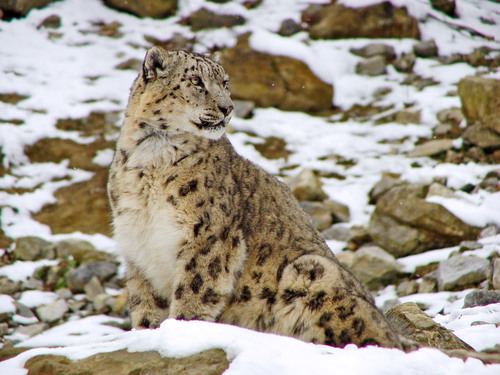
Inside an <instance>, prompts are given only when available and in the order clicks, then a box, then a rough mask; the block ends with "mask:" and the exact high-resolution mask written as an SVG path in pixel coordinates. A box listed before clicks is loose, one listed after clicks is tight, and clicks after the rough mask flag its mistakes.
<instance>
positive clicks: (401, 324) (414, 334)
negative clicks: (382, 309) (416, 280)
mask: <svg viewBox="0 0 500 375" xmlns="http://www.w3.org/2000/svg"><path fill="white" fill-rule="evenodd" d="M385 315H386V317H387V319H388V320H389V322H390V323H392V326H393V327H394V328H396V330H397V331H398V332H400V333H402V334H404V335H405V336H408V337H410V338H412V339H413V340H415V341H417V342H418V343H419V344H420V345H423V346H427V347H431V348H437V349H441V350H445V349H446V350H450V349H465V350H468V351H471V352H474V349H473V348H472V347H471V346H469V345H468V344H466V343H465V342H464V341H462V340H460V339H459V338H458V337H457V336H455V335H454V334H453V333H452V332H451V331H450V330H448V329H446V328H444V327H443V326H441V325H439V324H438V323H436V322H435V321H434V320H432V319H431V318H430V317H428V316H427V315H426V314H425V313H424V312H423V311H422V310H420V308H419V307H418V306H417V304H416V303H414V302H406V303H402V304H399V305H396V306H394V307H393V308H392V309H390V310H389V311H388V312H387V313H386V314H385Z"/></svg>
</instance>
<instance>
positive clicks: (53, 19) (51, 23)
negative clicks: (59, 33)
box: [37, 14, 61, 29]
mask: <svg viewBox="0 0 500 375" xmlns="http://www.w3.org/2000/svg"><path fill="white" fill-rule="evenodd" d="M60 27H61V17H59V16H58V15H57V14H53V15H51V16H48V17H47V18H45V19H44V20H43V21H42V23H41V24H40V25H38V27H37V29H41V28H44V29H58V28H60Z"/></svg>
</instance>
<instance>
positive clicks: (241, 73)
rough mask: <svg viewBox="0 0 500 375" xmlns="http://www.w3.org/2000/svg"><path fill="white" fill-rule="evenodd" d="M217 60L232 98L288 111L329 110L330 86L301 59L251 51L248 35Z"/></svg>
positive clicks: (331, 90)
mask: <svg viewBox="0 0 500 375" xmlns="http://www.w3.org/2000/svg"><path fill="white" fill-rule="evenodd" d="M220 61H221V64H222V65H223V66H224V69H225V70H226V72H227V73H228V74H229V76H230V77H231V81H230V83H229V85H230V86H231V93H232V97H233V99H236V100H250V101H252V102H254V103H255V104H256V105H257V106H259V107H277V108H279V109H282V110H288V111H304V112H317V111H322V110H330V109H332V100H333V87H332V86H330V85H328V84H326V83H324V82H322V81H321V80H320V79H319V78H317V77H316V76H315V75H314V74H313V73H312V72H311V71H310V69H309V68H308V67H307V65H305V64H304V63H302V62H300V61H297V60H294V59H291V58H289V57H284V56H273V55H269V54H267V53H262V52H257V51H253V50H252V49H251V48H250V46H249V44H248V34H246V35H243V36H241V37H240V38H239V39H238V43H237V45H236V46H235V47H233V48H227V49H225V50H223V51H222V53H221V59H220Z"/></svg>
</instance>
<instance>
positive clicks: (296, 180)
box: [285, 168, 328, 201]
mask: <svg viewBox="0 0 500 375" xmlns="http://www.w3.org/2000/svg"><path fill="white" fill-rule="evenodd" d="M285 183H286V184H287V185H288V187H289V188H290V190H291V191H292V194H293V195H294V196H295V198H297V200H299V201H324V200H325V199H327V198H328V195H326V193H325V192H324V191H323V189H322V188H321V185H322V184H321V181H320V180H319V178H318V177H317V176H316V175H315V174H314V173H313V171H311V170H310V169H307V168H305V169H303V170H302V171H301V172H300V173H299V174H298V175H297V176H295V177H291V178H287V179H285Z"/></svg>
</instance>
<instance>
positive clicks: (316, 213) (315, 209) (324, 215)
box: [300, 201, 333, 231]
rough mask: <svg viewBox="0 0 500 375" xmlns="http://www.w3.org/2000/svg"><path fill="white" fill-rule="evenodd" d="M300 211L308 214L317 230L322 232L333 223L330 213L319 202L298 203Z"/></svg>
mask: <svg viewBox="0 0 500 375" xmlns="http://www.w3.org/2000/svg"><path fill="white" fill-rule="evenodd" d="M300 206H301V207H302V209H303V210H304V211H305V212H307V214H309V215H310V216H311V218H312V220H313V222H314V225H315V227H316V229H317V230H319V231H322V230H325V229H327V228H329V227H330V226H331V225H332V223H333V218H332V213H331V211H330V210H329V209H328V207H326V205H325V204H323V203H321V202H309V201H303V202H300Z"/></svg>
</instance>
